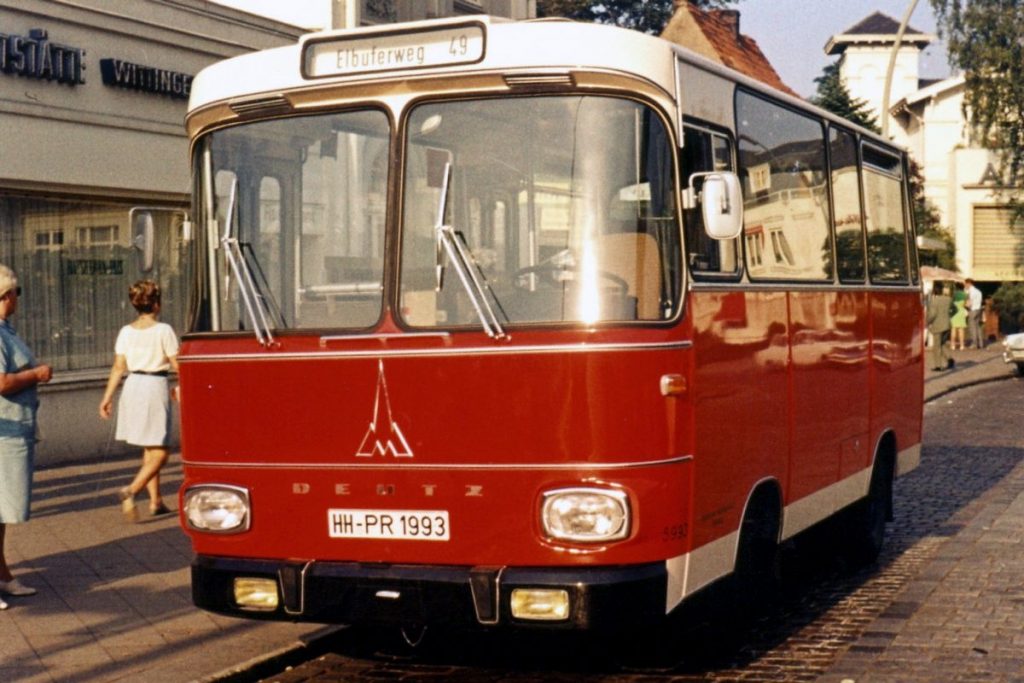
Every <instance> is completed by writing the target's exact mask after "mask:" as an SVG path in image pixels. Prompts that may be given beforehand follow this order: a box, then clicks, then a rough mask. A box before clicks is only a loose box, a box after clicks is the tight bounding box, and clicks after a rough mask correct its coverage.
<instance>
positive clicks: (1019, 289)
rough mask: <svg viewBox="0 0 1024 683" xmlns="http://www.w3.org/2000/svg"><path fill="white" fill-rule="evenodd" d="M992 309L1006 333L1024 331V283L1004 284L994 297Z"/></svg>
mask: <svg viewBox="0 0 1024 683" xmlns="http://www.w3.org/2000/svg"><path fill="white" fill-rule="evenodd" d="M992 308H994V309H995V310H996V312H998V313H999V324H1000V327H1001V329H1003V330H1004V331H1006V332H1017V331H1019V330H1021V329H1024V282H1004V283H1003V284H1001V285H1000V286H999V289H997V290H996V292H995V294H993V295H992Z"/></svg>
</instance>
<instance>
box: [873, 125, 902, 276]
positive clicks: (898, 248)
mask: <svg viewBox="0 0 1024 683" xmlns="http://www.w3.org/2000/svg"><path fill="white" fill-rule="evenodd" d="M862 154H863V159H864V170H863V178H864V206H865V217H866V219H867V220H866V224H867V234H868V273H869V274H870V275H871V281H872V282H907V281H908V279H909V277H908V276H909V269H908V268H907V243H906V236H907V231H906V214H905V212H904V211H903V174H902V168H901V164H900V159H899V157H897V156H895V155H893V154H888V153H886V152H883V151H882V150H880V149H877V148H875V147H872V146H870V145H863V147H862Z"/></svg>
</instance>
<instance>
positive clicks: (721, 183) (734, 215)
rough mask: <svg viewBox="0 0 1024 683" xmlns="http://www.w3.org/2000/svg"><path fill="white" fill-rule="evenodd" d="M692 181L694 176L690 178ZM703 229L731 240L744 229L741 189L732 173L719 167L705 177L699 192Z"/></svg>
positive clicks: (717, 237) (718, 236) (709, 234)
mask: <svg viewBox="0 0 1024 683" xmlns="http://www.w3.org/2000/svg"><path fill="white" fill-rule="evenodd" d="M690 182H691V183H692V182H693V178H692V177H691V178H690ZM700 204H701V215H702V216H703V218H704V232H706V233H707V234H708V237H710V238H711V239H715V240H731V239H736V238H737V237H739V236H740V232H741V231H742V230H743V193H742V191H741V190H740V179H739V178H738V177H737V176H736V174H735V173H730V172H728V171H722V172H718V173H710V174H708V175H707V176H706V177H705V178H704V186H703V187H702V188H701V192H700Z"/></svg>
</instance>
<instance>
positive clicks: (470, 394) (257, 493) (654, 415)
mask: <svg viewBox="0 0 1024 683" xmlns="http://www.w3.org/2000/svg"><path fill="white" fill-rule="evenodd" d="M660 334H661V337H663V338H664V337H665V335H664V333H660ZM462 336H464V337H466V339H464V340H463V339H457V335H453V336H452V337H445V338H442V337H440V336H438V337H421V338H418V339H409V340H386V341H381V342H378V341H375V340H371V341H366V340H363V341H351V342H346V341H340V342H337V343H336V344H335V343H331V346H335V347H337V346H342V347H343V353H342V354H341V355H339V353H338V352H335V351H336V348H335V349H322V348H320V345H319V342H318V340H317V339H316V338H313V339H309V338H304V337H302V338H300V337H289V338H286V339H284V340H282V346H281V348H280V349H278V350H277V351H276V352H275V353H276V354H277V358H280V359H276V358H275V357H274V354H269V355H268V356H264V357H261V358H259V359H254V358H251V359H245V358H237V359H231V360H223V358H224V356H225V354H228V355H230V354H232V353H245V352H250V353H251V352H252V351H254V350H255V349H254V348H253V347H254V346H255V342H254V341H252V340H214V339H203V340H188V341H186V342H185V344H184V345H183V348H182V360H183V361H184V362H183V363H182V365H181V367H182V370H181V385H182V393H183V396H184V397H185V398H184V399H183V405H182V452H183V457H184V460H185V473H186V480H185V482H184V488H187V487H189V486H190V485H192V484H195V483H208V482H218V483H222V484H231V485H237V486H242V487H245V488H247V489H249V490H250V492H251V497H252V504H253V515H252V528H251V530H250V531H249V532H247V533H244V534H240V535H238V536H215V535H210V534H202V533H193V534H192V538H193V543H194V547H195V550H196V552H197V553H200V554H204V553H206V554H217V555H232V556H239V557H264V558H293V559H294V558H306V559H318V560H348V561H362V562H418V563H428V564H429V563H445V564H461V565H474V564H480V563H484V564H509V563H515V564H520V565H537V566H545V565H566V564H580V563H583V564H587V563H598V562H599V563H609V562H612V563H631V562H646V561H653V560H659V559H661V560H663V559H664V558H665V557H668V556H673V555H678V554H680V553H682V552H684V551H685V546H684V544H683V541H684V540H685V539H684V537H683V535H682V534H681V533H680V532H679V531H678V529H679V528H680V527H684V526H685V525H686V524H687V523H688V517H689V515H688V509H687V507H686V505H687V499H688V491H689V488H690V484H689V478H690V476H691V475H690V470H691V468H692V462H691V461H690V460H689V459H688V458H687V457H686V456H687V455H688V454H689V453H690V452H691V448H692V446H691V439H690V434H689V433H688V429H687V428H686V427H685V425H688V424H689V422H690V420H689V418H688V417H687V412H688V410H689V403H688V401H686V399H685V397H683V399H682V400H680V399H678V398H671V399H669V398H665V397H663V396H662V395H661V393H660V391H659V383H660V379H661V377H662V375H664V374H666V373H674V374H680V375H684V376H685V375H687V374H688V373H689V370H688V368H689V367H690V365H691V359H690V356H691V353H690V351H689V350H688V349H686V348H681V347H678V345H676V346H675V347H670V348H667V349H657V348H655V349H649V348H642V347H641V348H630V347H629V346H626V345H623V342H622V339H621V335H620V338H619V340H618V341H616V342H615V344H616V345H615V348H612V349H610V350H601V349H598V350H587V344H586V343H580V344H577V345H569V346H563V347H561V348H557V347H551V346H550V345H549V344H548V343H547V340H546V339H545V338H544V337H545V336H544V335H538V339H539V340H540V341H539V343H538V342H537V341H534V342H533V343H532V344H530V343H529V341H528V340H526V339H525V338H526V337H528V335H525V334H524V335H516V336H515V338H514V340H513V342H509V343H506V342H492V341H491V340H489V339H487V338H486V337H483V336H482V335H477V334H469V335H462ZM556 336H558V337H562V335H556ZM591 336H593V335H591ZM634 337H635V335H634ZM413 344H415V346H413ZM459 344H463V346H461V347H460V346H459ZM503 344H504V345H506V346H509V345H514V346H515V348H516V349H517V350H516V351H514V352H513V351H508V350H503V349H502V345H503ZM589 344H590V346H593V345H594V343H593V341H591V342H589ZM304 346H305V348H304ZM382 351H383V353H382ZM213 354H216V355H217V356H218V357H220V358H221V359H222V360H217V361H205V362H190V361H189V358H197V357H203V356H206V357H209V356H210V355H213ZM293 354H295V355H293ZM299 354H304V355H301V356H300V355H299ZM396 425H397V427H396ZM581 484H600V485H608V486H612V487H615V488H621V489H623V490H625V491H626V492H627V493H629V494H630V500H631V501H632V511H631V512H632V515H633V519H634V529H636V530H637V531H636V533H634V534H632V535H631V537H630V538H628V539H626V540H624V541H621V542H618V543H614V544H610V545H609V546H608V547H598V548H586V547H572V546H567V545H565V544H555V543H552V542H550V541H547V540H545V539H544V538H543V535H542V533H541V529H540V526H539V517H538V511H539V509H540V501H541V494H542V492H543V491H545V490H548V489H551V488H557V487H559V486H571V485H575V486H579V485H581ZM330 508H356V509H411V510H418V509H424V510H447V511H449V513H450V515H451V540H450V541H448V542H430V541H412V540H402V541H380V540H359V539H354V540H342V539H331V538H329V537H328V523H327V510H328V509H330ZM666 529H668V530H673V529H674V530H676V531H674V532H672V533H669V532H667V531H666Z"/></svg>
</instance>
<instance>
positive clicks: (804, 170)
mask: <svg viewBox="0 0 1024 683" xmlns="http://www.w3.org/2000/svg"><path fill="white" fill-rule="evenodd" d="M736 119H737V131H738V135H739V161H740V164H739V165H740V179H741V180H742V181H743V190H744V192H743V196H744V205H743V213H744V219H743V220H744V233H743V234H744V239H745V241H746V245H747V270H748V273H749V274H750V277H751V279H766V280H813V281H822V280H831V279H832V236H831V230H830V229H829V205H828V182H827V181H828V176H827V175H826V172H825V135H824V131H823V129H822V125H821V123H820V122H819V121H817V120H815V119H813V118H811V117H809V116H804V115H802V114H798V113H797V112H795V111H792V110H789V109H786V108H785V107H781V106H779V105H777V104H773V103H771V102H768V101H766V100H763V99H761V98H759V97H755V96H754V95H752V94H750V93H744V92H740V93H738V94H737V96H736Z"/></svg>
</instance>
